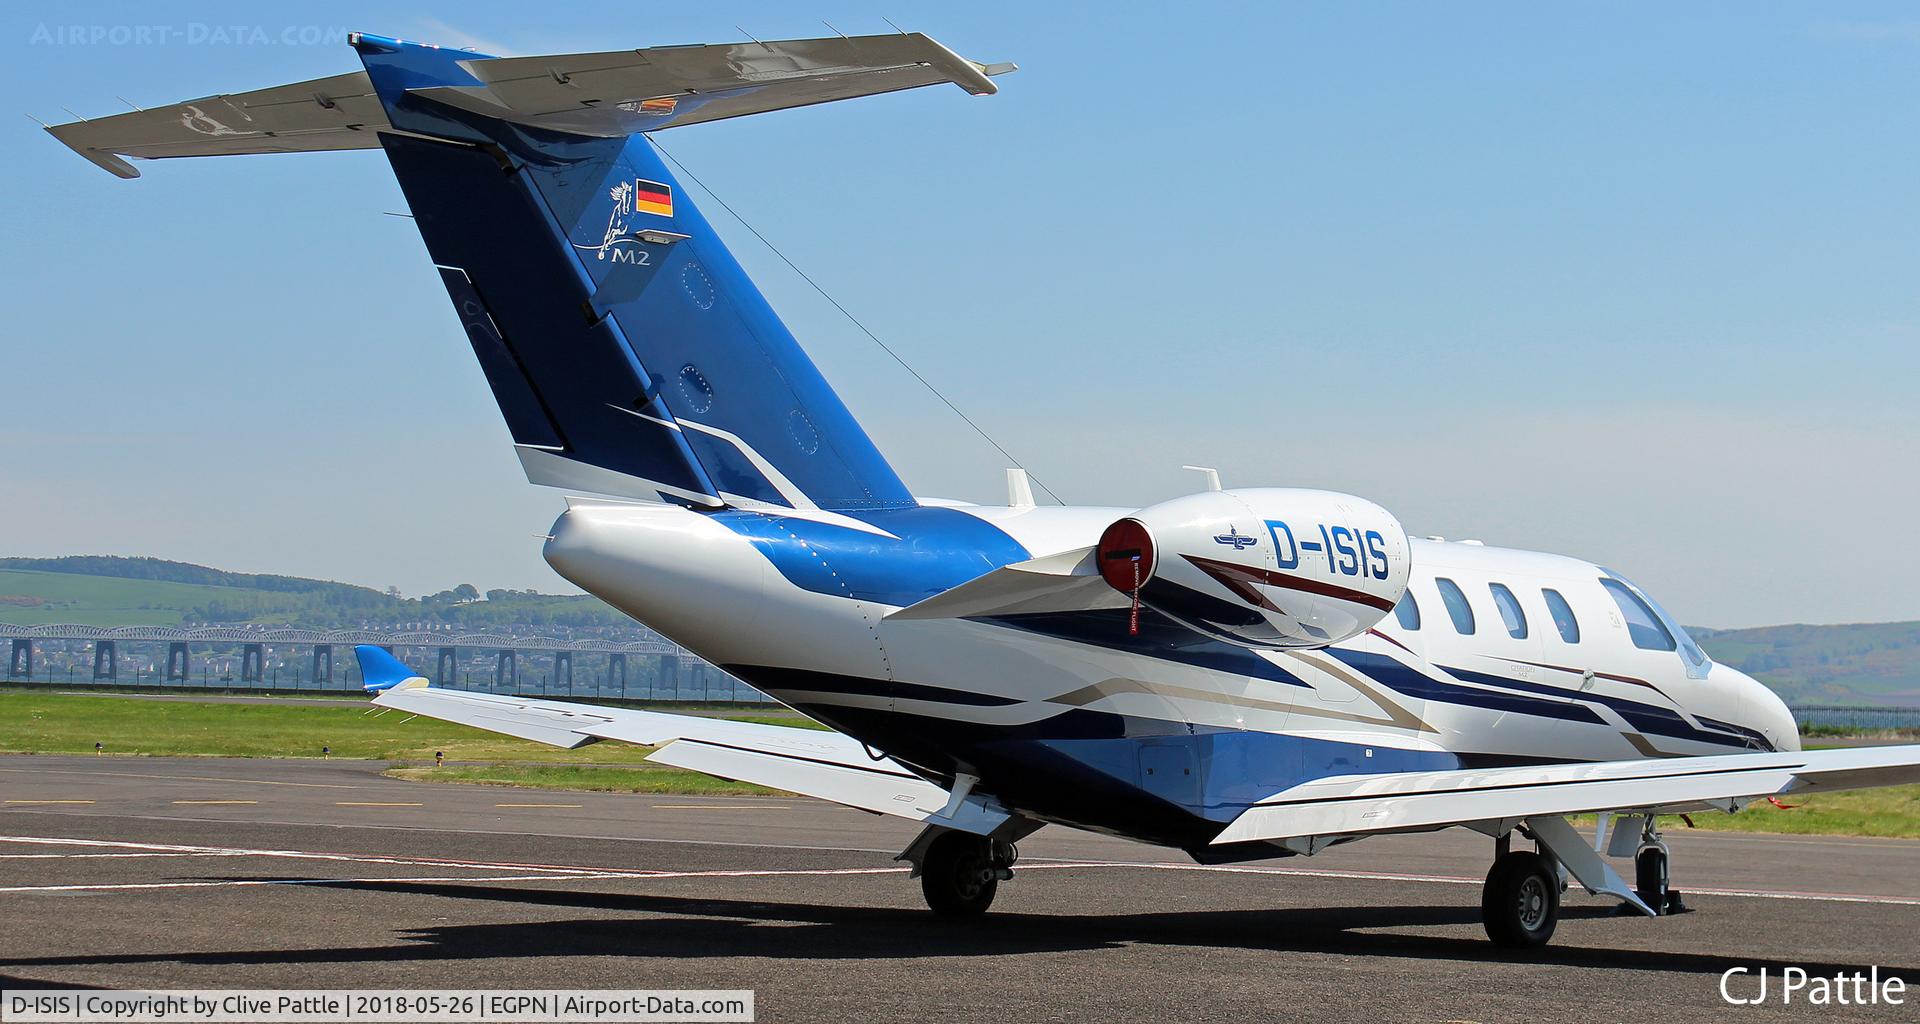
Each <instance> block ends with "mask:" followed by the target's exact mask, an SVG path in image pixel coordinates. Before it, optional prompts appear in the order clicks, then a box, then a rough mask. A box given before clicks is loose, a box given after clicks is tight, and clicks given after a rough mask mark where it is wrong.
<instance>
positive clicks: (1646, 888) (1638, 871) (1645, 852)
mask: <svg viewBox="0 0 1920 1024" xmlns="http://www.w3.org/2000/svg"><path fill="white" fill-rule="evenodd" d="M1633 873H1634V886H1633V888H1634V890H1635V892H1637V893H1638V894H1639V896H1640V899H1641V901H1642V902H1644V903H1645V904H1646V905H1647V906H1649V907H1652V908H1653V912H1654V913H1656V914H1671V913H1676V912H1677V911H1675V910H1674V909H1672V906H1671V905H1670V904H1678V903H1679V902H1680V901H1679V899H1678V898H1677V897H1676V896H1675V894H1674V893H1673V892H1672V891H1671V890H1669V889H1668V888H1667V850H1666V847H1664V846H1661V845H1658V844H1654V843H1648V844H1647V845H1645V846H1642V847H1641V848H1640V852H1639V853H1637V854H1635V855H1634V857H1633Z"/></svg>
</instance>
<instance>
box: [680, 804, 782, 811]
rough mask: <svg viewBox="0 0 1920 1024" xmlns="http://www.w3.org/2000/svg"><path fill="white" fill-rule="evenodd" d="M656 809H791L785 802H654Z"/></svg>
mask: <svg viewBox="0 0 1920 1024" xmlns="http://www.w3.org/2000/svg"><path fill="white" fill-rule="evenodd" d="M653 809H654V810H656V811H791V810H793V808H791V807H788V806H787V805H785V804H654V805H653Z"/></svg>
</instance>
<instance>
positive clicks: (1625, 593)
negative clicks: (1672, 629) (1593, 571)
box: [1600, 578, 1678, 651]
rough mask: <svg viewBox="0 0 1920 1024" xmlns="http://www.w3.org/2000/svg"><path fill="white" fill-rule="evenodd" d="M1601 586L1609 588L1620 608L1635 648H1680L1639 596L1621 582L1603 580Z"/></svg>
mask: <svg viewBox="0 0 1920 1024" xmlns="http://www.w3.org/2000/svg"><path fill="white" fill-rule="evenodd" d="M1600 585H1601V586H1603V587H1605V588H1607V593H1608V595H1610V596H1611V597H1612V598H1613V603H1614V604H1617V605H1619V606H1620V617H1621V618H1622V619H1625V620H1626V623H1627V635H1628V636H1630V637H1632V638H1633V646H1635V647H1638V648H1640V649H1641V650H1643V651H1671V650H1674V649H1675V648H1676V647H1677V646H1678V645H1677V644H1675V643H1674V642H1673V634H1672V633H1669V632H1668V631H1667V627H1666V626H1665V625H1663V624H1662V623H1661V622H1660V617H1659V616H1658V615H1655V614H1654V613H1653V609H1652V608H1650V607H1648V606H1647V602H1645V601H1642V600H1641V599H1640V595H1639V594H1636V593H1634V592H1633V591H1632V590H1631V589H1629V588H1628V587H1627V585H1626V584H1624V583H1622V582H1620V581H1619V580H1610V579H1605V578H1602V579H1601V580H1600Z"/></svg>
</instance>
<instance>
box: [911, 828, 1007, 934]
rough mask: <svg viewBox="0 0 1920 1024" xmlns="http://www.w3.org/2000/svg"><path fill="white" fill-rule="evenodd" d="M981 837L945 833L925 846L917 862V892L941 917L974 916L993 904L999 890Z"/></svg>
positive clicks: (989, 846)
mask: <svg viewBox="0 0 1920 1024" xmlns="http://www.w3.org/2000/svg"><path fill="white" fill-rule="evenodd" d="M991 852H992V848H991V845H990V844H989V843H988V841H987V838H986V837H985V836H976V835H973V834H971V833H968V832H946V833H942V834H941V835H940V836H938V837H937V838H935V839H934V841H933V842H932V843H931V844H929V845H928V846H927V854H926V858H925V859H924V860H922V861H921V862H920V891H921V892H922V893H924V894H925V895H926V898H927V906H928V907H929V908H931V909H932V910H933V912H934V913H935V914H938V915H940V916H941V917H976V916H978V915H980V914H984V913H986V911H987V908H988V907H990V906H992V905H993V897H994V894H995V893H996V892H998V891H999V889H1000V880H999V878H998V877H997V875H996V874H995V871H994V864H993V860H992V856H991Z"/></svg>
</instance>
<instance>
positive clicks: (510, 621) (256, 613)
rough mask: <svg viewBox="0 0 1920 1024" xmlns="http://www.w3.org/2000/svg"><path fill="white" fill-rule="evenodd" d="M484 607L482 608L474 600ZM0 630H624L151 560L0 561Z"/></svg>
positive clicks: (580, 601) (623, 624)
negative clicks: (68, 625) (59, 626)
mask: <svg viewBox="0 0 1920 1024" xmlns="http://www.w3.org/2000/svg"><path fill="white" fill-rule="evenodd" d="M483 597H484V599H482V598H483ZM0 622H10V623H14V624H16V625H23V626H24V625H40V624H44V623H52V622H74V623H80V624H83V625H92V626H147V625H157V626H174V625H186V624H199V623H217V624H227V623H233V624H239V623H257V624H262V625H278V626H300V627H307V628H313V629H338V628H355V627H361V626H391V625H398V624H412V623H422V624H427V625H451V626H455V627H458V628H462V629H468V630H476V631H477V630H488V629H503V628H507V627H513V626H520V627H533V628H536V629H550V628H555V627H562V628H567V629H590V630H629V629H637V628H639V627H637V626H636V625H635V624H634V622H633V620H631V619H629V618H627V617H626V616H624V615H622V614H620V613H619V612H617V611H615V610H614V609H612V608H611V607H609V606H608V605H606V604H605V603H604V602H602V601H600V600H599V599H598V598H593V597H586V596H580V595H558V594H539V593H535V592H533V591H519V590H490V591H487V592H486V594H485V595H482V594H481V593H480V591H479V590H478V589H477V588H475V587H472V586H470V585H467V584H462V585H460V586H458V587H454V588H451V589H449V590H444V591H441V592H440V593H438V594H431V595H428V596H425V597H416V598H403V597H395V596H392V595H389V594H384V593H381V592H380V591H378V590H374V589H373V588H371V587H361V586H355V585H353V584H350V583H336V582H332V581H329V580H314V579H306V578H304V577H299V576H272V575H256V574H249V573H232V572H224V571H221V570H219V569H211V568H208V567H206V566H204V565H192V564H189V563H186V562H169V561H165V560H163V559H158V558H119V557H112V556H104V555H78V556H71V557H67V558H0Z"/></svg>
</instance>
